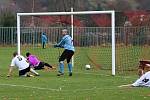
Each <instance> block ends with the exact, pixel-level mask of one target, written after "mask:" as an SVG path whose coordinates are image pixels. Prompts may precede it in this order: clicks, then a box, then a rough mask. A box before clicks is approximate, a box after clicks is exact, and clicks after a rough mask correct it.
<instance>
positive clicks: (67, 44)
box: [54, 29, 75, 76]
mask: <svg viewBox="0 0 150 100" xmlns="http://www.w3.org/2000/svg"><path fill="white" fill-rule="evenodd" d="M62 35H63V37H62V39H61V41H60V42H59V43H58V44H56V45H54V47H61V48H64V49H65V50H64V51H63V53H62V54H61V56H60V58H59V71H58V74H57V76H61V75H64V60H65V59H66V60H67V64H68V70H69V76H72V63H71V62H70V60H71V58H72V56H73V55H74V51H75V48H74V46H73V43H72V41H73V40H72V38H71V36H70V35H68V32H67V30H66V29H63V30H62Z"/></svg>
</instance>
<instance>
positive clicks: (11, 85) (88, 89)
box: [0, 84, 118, 92]
mask: <svg viewBox="0 0 150 100" xmlns="http://www.w3.org/2000/svg"><path fill="white" fill-rule="evenodd" d="M0 86H10V87H23V88H31V89H39V90H49V91H73V92H78V91H91V90H113V89H117V88H118V87H108V88H97V87H93V88H87V89H74V90H63V89H62V88H61V87H60V88H59V89H52V88H43V87H34V86H27V85H17V84H0Z"/></svg>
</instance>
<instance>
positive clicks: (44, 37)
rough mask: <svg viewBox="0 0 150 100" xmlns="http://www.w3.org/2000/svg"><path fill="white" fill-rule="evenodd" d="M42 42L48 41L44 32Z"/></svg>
mask: <svg viewBox="0 0 150 100" xmlns="http://www.w3.org/2000/svg"><path fill="white" fill-rule="evenodd" d="M42 42H47V37H46V35H44V34H42Z"/></svg>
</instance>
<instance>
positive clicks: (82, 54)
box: [17, 11, 115, 75]
mask: <svg viewBox="0 0 150 100" xmlns="http://www.w3.org/2000/svg"><path fill="white" fill-rule="evenodd" d="M64 28H65V29H67V30H68V33H69V34H70V35H71V36H72V38H73V44H74V46H75V49H76V51H75V55H74V59H73V63H74V70H77V71H78V72H80V71H81V72H82V71H87V70H85V65H87V64H88V65H91V70H89V71H90V72H95V71H99V70H101V71H104V73H105V72H108V73H107V74H112V75H115V13H114V11H82V12H47V13H17V38H18V40H17V47H18V53H19V54H22V55H25V53H26V52H31V53H32V54H34V55H37V56H38V57H39V59H40V60H42V61H45V62H48V63H50V64H51V65H53V66H56V67H57V64H58V58H59V56H60V54H61V53H62V52H63V49H61V48H60V49H56V48H53V44H55V43H56V42H59V40H60V39H61V37H62V36H61V30H62V29H64ZM43 33H45V34H46V36H47V43H46V47H45V49H43V47H42V41H41V36H42V34H43ZM89 71H88V72H89Z"/></svg>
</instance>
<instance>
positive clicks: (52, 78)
mask: <svg viewBox="0 0 150 100" xmlns="http://www.w3.org/2000/svg"><path fill="white" fill-rule="evenodd" d="M78 49H79V48H78ZM103 49H104V51H99V52H106V50H105V49H106V48H103ZM128 49H131V48H128ZM132 49H133V48H132ZM14 50H16V48H13V47H12V48H11V47H9V48H8V47H7V48H6V47H1V48H0V100H149V98H150V92H149V88H119V87H117V86H119V85H122V84H129V83H132V82H133V81H134V80H136V79H137V78H138V77H137V75H135V73H134V72H132V74H128V75H126V74H124V75H123V74H121V75H120V74H117V75H116V76H111V71H110V70H100V69H91V70H85V69H84V64H86V63H87V62H88V59H85V57H83V56H84V55H86V54H85V50H86V49H85V48H80V50H77V51H78V53H77V54H76V55H75V56H76V57H77V58H75V59H77V60H80V62H78V63H77V62H75V65H76V66H75V67H74V73H73V76H72V77H69V76H68V73H67V68H65V75H64V76H63V77H57V76H56V74H57V71H55V70H52V71H44V70H40V71H38V72H39V73H40V75H41V76H39V77H34V78H21V77H18V75H17V74H18V73H17V70H15V71H14V73H13V76H12V77H10V78H7V77H6V75H7V72H8V66H9V64H10V61H11V55H12V52H13V51H14ZM94 50H95V51H94ZM134 50H136V48H134ZM29 51H31V52H33V53H34V54H39V53H42V54H39V56H40V57H39V58H41V59H42V60H43V59H46V58H45V56H43V55H44V54H47V53H48V52H50V54H48V55H47V56H54V57H53V59H47V60H46V61H47V62H51V63H52V64H53V65H57V63H56V62H57V57H58V50H57V49H55V50H53V49H52V48H49V49H44V50H42V49H35V50H29ZM43 51H44V52H43ZM96 51H97V50H96V49H94V48H93V51H92V52H93V53H94V52H96ZM120 51H125V50H120ZM137 51H138V50H137ZM86 52H91V50H89V49H88V51H87V50H86ZM126 52H127V51H126ZM128 53H132V52H131V51H129V52H128ZM22 54H23V55H25V50H24V51H23V52H22ZM101 54H103V53H101ZM105 56H106V55H104V54H103V55H101V57H97V58H94V57H93V59H102V58H104V59H108V58H105ZM49 58H50V57H49ZM135 58H136V57H135ZM104 65H106V64H105V62H104Z"/></svg>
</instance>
